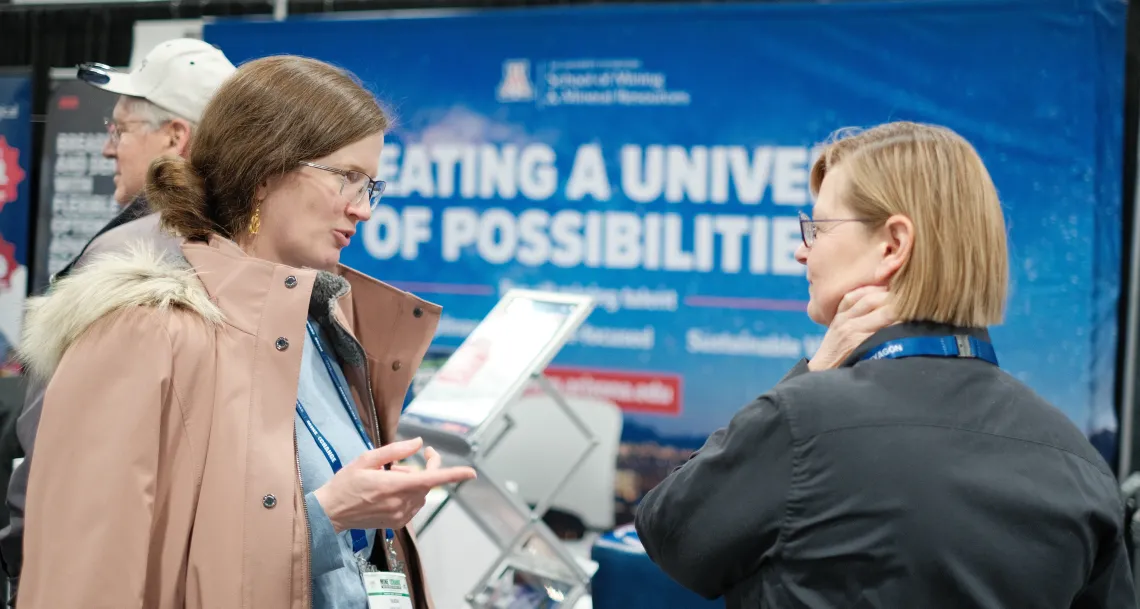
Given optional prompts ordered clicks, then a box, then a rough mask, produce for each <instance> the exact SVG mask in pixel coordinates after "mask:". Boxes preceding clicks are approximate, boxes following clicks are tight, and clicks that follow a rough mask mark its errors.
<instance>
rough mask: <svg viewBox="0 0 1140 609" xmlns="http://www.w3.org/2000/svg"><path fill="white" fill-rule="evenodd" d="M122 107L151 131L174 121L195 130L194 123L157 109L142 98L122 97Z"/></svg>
mask: <svg viewBox="0 0 1140 609" xmlns="http://www.w3.org/2000/svg"><path fill="white" fill-rule="evenodd" d="M123 106H124V107H125V108H126V110H127V112H129V113H130V114H131V116H132V117H134V118H136V119H138V120H140V121H146V123H147V124H148V125H149V126H150V128H151V129H158V128H159V127H161V126H162V125H163V124H165V123H168V122H170V121H172V120H174V119H181V120H184V121H186V122H188V123H190V128H191V129H196V128H197V127H198V124H197V123H195V122H194V121H192V120H190V119H188V118H186V117H184V116H179V115H177V114H175V113H173V112H171V111H169V110H166V109H164V108H161V107H159V106H158V105H156V104H155V103H154V102H152V101H150V100H148V99H146V98H143V97H132V96H129V95H124V96H123Z"/></svg>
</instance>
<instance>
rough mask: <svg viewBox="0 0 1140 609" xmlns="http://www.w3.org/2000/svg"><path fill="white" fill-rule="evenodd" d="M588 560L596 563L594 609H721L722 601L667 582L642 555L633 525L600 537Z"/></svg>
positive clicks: (659, 571) (642, 551) (659, 570)
mask: <svg viewBox="0 0 1140 609" xmlns="http://www.w3.org/2000/svg"><path fill="white" fill-rule="evenodd" d="M591 557H592V558H593V559H594V561H595V562H597V563H598V571H597V573H595V574H594V580H593V585H592V589H593V590H592V592H593V600H594V609H708V608H709V607H724V601H723V600H716V601H708V600H705V599H703V598H701V597H700V596H698V595H697V594H695V593H693V592H690V591H689V590H686V589H685V588H683V587H681V585H680V584H678V583H677V582H674V581H673V580H672V579H669V576H668V575H665V574H664V573H663V572H662V571H661V569H659V568H658V567H657V565H655V564H653V561H651V560H649V557H648V556H646V555H645V549H644V548H643V547H642V546H641V542H640V541H639V540H638V539H637V531H636V530H635V529H634V528H633V525H627V526H624V527H619V528H617V529H615V530H614V531H611V532H609V533H606V534H605V535H602V536H601V537H599V538H598V540H597V541H596V542H595V543H594V547H593V550H592V552H591Z"/></svg>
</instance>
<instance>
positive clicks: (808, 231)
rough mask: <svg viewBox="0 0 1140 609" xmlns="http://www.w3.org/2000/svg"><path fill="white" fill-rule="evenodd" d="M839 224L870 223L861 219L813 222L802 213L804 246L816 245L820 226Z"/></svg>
mask: <svg viewBox="0 0 1140 609" xmlns="http://www.w3.org/2000/svg"><path fill="white" fill-rule="evenodd" d="M838 222H870V220H864V219H861V218H858V219H857V218H842V219H828V220H812V219H811V217H810V216H808V215H807V214H805V213H804V212H802V211H801V212H800V239H803V241H804V245H806V246H807V247H809V248H810V247H811V246H812V245H814V244H815V237H816V235H818V234H819V226H818V225H820V224H828V223H838Z"/></svg>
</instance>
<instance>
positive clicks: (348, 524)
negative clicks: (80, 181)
mask: <svg viewBox="0 0 1140 609" xmlns="http://www.w3.org/2000/svg"><path fill="white" fill-rule="evenodd" d="M387 127H388V120H387V118H386V116H385V115H384V113H383V112H382V111H381V109H380V106H379V105H378V103H377V101H376V100H375V99H374V98H373V96H372V95H371V94H370V93H369V92H368V91H366V90H365V89H364V88H362V87H361V86H360V84H359V83H358V82H357V81H356V80H355V79H354V78H353V77H351V75H349V74H347V73H345V72H343V71H341V70H339V69H336V68H334V67H332V66H329V65H327V64H324V63H321V62H318V61H314V60H310V59H304V58H298V57H273V58H266V59H261V60H257V61H252V62H249V63H247V64H245V65H243V66H242V67H241V68H240V69H239V70H238V71H237V73H236V74H235V75H234V76H233V77H232V78H230V79H229V80H228V81H227V82H226V83H225V85H223V86H222V87H221V89H220V90H219V91H218V92H217V94H216V96H215V97H214V98H213V100H212V101H211V102H210V105H209V106H208V107H207V108H206V111H205V113H204V115H203V117H202V120H201V122H200V124H199V127H198V131H197V135H196V140H195V143H194V147H193V149H192V152H191V156H190V158H189V160H185V159H176V158H164V159H160V160H157V161H155V162H154V163H153V164H152V165H151V167H150V172H149V175H148V178H147V198H148V200H149V201H150V204H151V205H152V206H154V207H155V208H156V209H157V210H158V211H159V212H160V213H161V218H162V223H163V226H164V227H166V228H167V229H169V230H170V231H171V232H173V233H175V234H177V235H179V236H180V237H181V238H182V239H183V244H182V248H181V251H182V256H181V257H177V258H175V257H163V256H161V255H159V254H156V253H154V252H152V251H150V250H148V249H145V248H137V249H136V250H134V251H132V252H131V253H129V254H124V255H118V256H112V255H109V256H105V257H103V258H101V259H100V260H98V261H95V262H93V263H91V264H90V265H88V266H87V267H84V268H83V269H82V270H80V271H77V272H75V273H74V274H72V275H71V276H69V277H67V278H65V279H63V280H61V281H59V282H58V284H57V285H56V286H55V288H54V289H53V291H52V293H51V295H49V296H47V297H44V298H41V299H38V300H36V301H34V302H33V303H32V304H31V306H30V309H29V311H28V315H27V334H26V337H25V340H24V345H25V346H26V347H25V350H24V358H25V360H26V362H27V363H28V365H29V368H30V369H31V370H32V371H33V373H35V374H40V375H45V376H50V377H51V379H52V380H51V382H50V384H49V386H48V389H47V394H46V398H45V401H44V411H43V417H42V420H41V423H40V428H39V441H38V444H37V449H36V461H35V462H34V463H33V464H32V468H31V474H30V475H31V479H30V483H29V490H28V506H27V513H28V518H27V525H26V528H27V531H26V537H25V563H24V570H23V577H22V581H21V587H20V607H21V609H27V608H31V609H37V608H44V609H46V608H49V607H51V608H58V607H92V606H99V607H147V608H157V609H168V608H169V609H174V608H211V609H212V608H217V607H274V608H278V607H280V608H292V609H309V608H310V607H311V608H315V609H326V608H337V609H340V608H350V607H351V608H353V609H364V608H365V607H367V606H369V600H368V599H369V597H380V598H383V599H385V601H386V603H387V604H385V606H391V607H393V608H396V607H399V608H411V607H414V608H416V609H425V608H427V607H430V606H431V605H430V600H429V599H430V596H429V594H428V590H427V583H426V582H425V581H424V577H423V570H422V568H421V565H420V561H419V556H418V554H417V551H416V546H415V541H414V538H413V536H412V534H411V531H409V530H408V529H407V528H406V525H407V523H408V522H409V520H410V519H411V518H412V516H413V515H415V513H416V512H417V511H418V509H419V508H420V507H421V506H422V505H423V504H424V501H425V496H426V494H427V492H428V491H429V490H430V489H431V488H433V487H436V486H440V485H445V484H452V483H459V482H461V481H463V480H467V479H470V478H471V477H473V476H474V472H473V471H472V470H471V469H469V468H441V467H440V458H439V455H438V454H437V453H436V452H435V451H433V450H431V449H430V448H427V449H425V450H424V455H425V457H426V463H427V465H426V467H425V468H423V469H421V470H418V471H412V470H409V469H407V468H403V467H400V466H398V465H395V466H394V465H393V464H394V463H397V462H399V461H400V460H402V459H405V458H407V457H410V456H411V455H413V454H415V453H416V452H418V451H419V450H420V449H421V444H422V442H421V441H420V440H418V439H417V440H410V441H404V442H396V441H395V438H396V427H397V422H398V418H399V415H400V410H401V406H402V404H403V399H404V394H405V392H406V390H407V388H408V386H409V384H410V382H411V379H412V374H413V373H414V371H415V370H416V368H417V366H418V364H419V362H420V359H421V358H422V357H423V355H424V352H425V351H426V349H427V347H428V344H429V342H430V341H431V338H432V336H433V334H434V331H435V327H436V324H437V322H438V320H439V313H440V309H439V307H438V306H436V305H433V304H430V303H427V302H424V301H423V300H420V299H418V298H416V297H415V296H412V295H411V294H407V293H404V292H401V291H399V290H396V289H395V288H392V287H390V286H388V285H385V284H383V283H380V282H378V281H376V280H374V279H372V278H370V277H367V276H365V275H362V274H361V273H358V272H356V271H353V270H351V269H349V268H346V267H344V266H341V265H340V264H339V259H340V255H341V252H342V251H343V250H344V248H345V247H347V246H348V245H349V243H350V242H351V240H352V238H353V236H354V234H355V232H356V228H357V226H358V224H359V223H360V222H361V221H364V220H367V219H368V218H369V216H370V215H371V212H372V209H373V208H374V207H375V205H376V203H377V201H378V200H379V199H380V196H381V194H382V192H383V186H384V184H383V182H382V181H379V180H376V179H375V178H374V177H372V176H374V175H376V173H377V171H378V165H379V160H380V152H381V149H382V147H383V142H384V131H385V129H387ZM79 302H81V303H83V306H75V305H74V303H79ZM53 372H59V373H62V374H59V373H55V374H53Z"/></svg>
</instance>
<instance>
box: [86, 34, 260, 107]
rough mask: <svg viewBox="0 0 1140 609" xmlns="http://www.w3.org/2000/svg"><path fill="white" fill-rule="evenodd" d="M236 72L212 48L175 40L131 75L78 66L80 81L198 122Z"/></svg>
mask: <svg viewBox="0 0 1140 609" xmlns="http://www.w3.org/2000/svg"><path fill="white" fill-rule="evenodd" d="M236 70H237V68H235V67H234V65H233V64H232V63H230V60H228V59H226V56H225V55H224V54H223V53H222V52H221V51H220V50H218V49H217V48H216V47H214V46H213V45H211V44H209V43H207V42H203V41H201V40H197V39H194V38H177V39H174V40H168V41H166V42H163V43H162V44H160V45H158V46H156V47H155V48H154V49H153V50H151V52H150V53H147V55H146V57H144V58H143V60H142V63H140V64H139V66H138V68H136V69H134V70H133V71H131V72H120V71H118V70H115V69H114V68H110V67H108V66H105V65H103V64H98V63H85V64H81V65H80V66H79V79H80V80H82V81H84V82H86V83H89V84H91V85H94V86H96V87H99V88H100V89H104V90H106V91H110V92H112V93H118V94H119V95H130V96H132V97H142V98H144V99H146V100H147V101H149V102H151V103H153V104H154V105H156V106H158V107H160V108H162V109H164V110H167V111H169V112H173V113H174V114H177V115H178V116H181V117H182V118H185V119H186V120H189V121H192V122H195V123H197V122H198V121H200V120H202V112H203V111H204V110H205V109H206V104H208V103H209V102H210V98H211V97H213V96H214V93H215V92H216V91H217V90H218V87H220V86H222V83H223V82H225V80H226V79H227V78H229V77H230V75H231V74H233V73H234V71H236Z"/></svg>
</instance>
